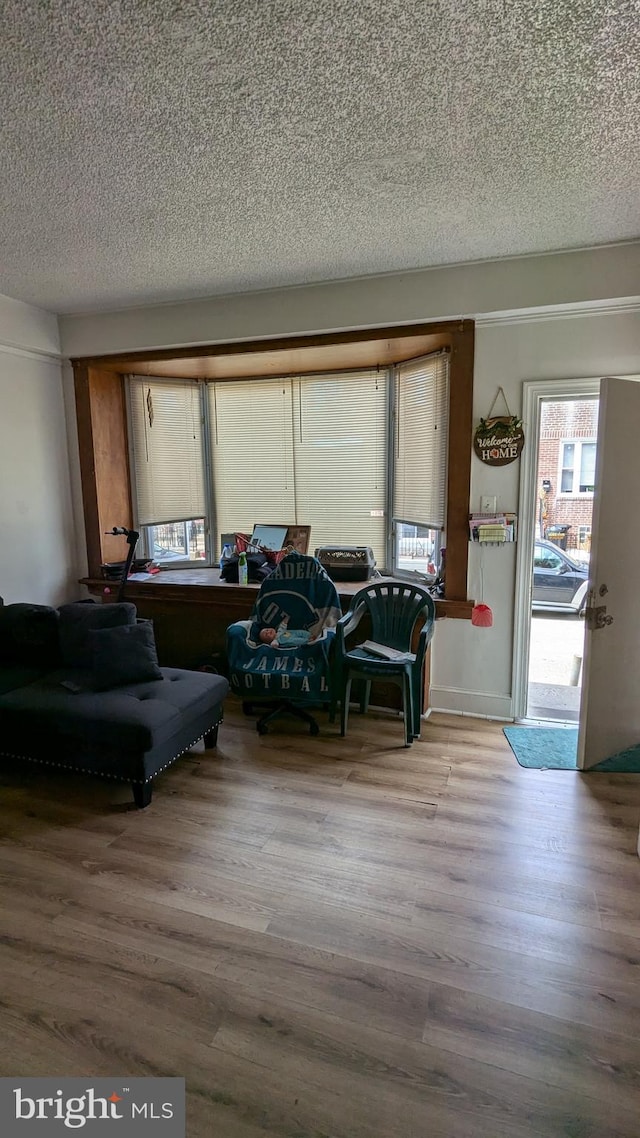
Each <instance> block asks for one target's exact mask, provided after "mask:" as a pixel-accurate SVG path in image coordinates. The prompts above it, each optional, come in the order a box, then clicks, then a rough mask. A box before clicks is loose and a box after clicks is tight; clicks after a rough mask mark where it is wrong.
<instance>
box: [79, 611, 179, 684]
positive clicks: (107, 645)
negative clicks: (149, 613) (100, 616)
mask: <svg viewBox="0 0 640 1138" xmlns="http://www.w3.org/2000/svg"><path fill="white" fill-rule="evenodd" d="M89 640H90V643H91V670H92V677H93V681H92V682H93V688H94V690H95V691H107V690H108V689H109V688H117V687H120V686H121V685H123V684H142V683H145V682H146V681H147V680H161V679H162V672H161V671H160V668H159V667H158V653H157V651H156V641H155V637H154V635H153V624H152V623H151V621H150V620H143V621H139V622H138V624H123V625H121V626H120V627H117V628H97V629H94V630H93V631H91V632H90V633H89Z"/></svg>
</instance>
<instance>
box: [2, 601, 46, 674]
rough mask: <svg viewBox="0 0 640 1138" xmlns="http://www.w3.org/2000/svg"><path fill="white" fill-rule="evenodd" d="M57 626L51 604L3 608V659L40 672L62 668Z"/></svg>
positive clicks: (17, 605)
mask: <svg viewBox="0 0 640 1138" xmlns="http://www.w3.org/2000/svg"><path fill="white" fill-rule="evenodd" d="M58 624H59V621H58V611H57V609H54V608H51V607H50V606H49V605H31V604H15V605H0V660H1V661H2V662H3V663H9V664H23V665H24V666H25V667H28V668H36V669H38V670H40V671H46V670H47V669H48V668H57V667H59V666H60V645H59V640H58Z"/></svg>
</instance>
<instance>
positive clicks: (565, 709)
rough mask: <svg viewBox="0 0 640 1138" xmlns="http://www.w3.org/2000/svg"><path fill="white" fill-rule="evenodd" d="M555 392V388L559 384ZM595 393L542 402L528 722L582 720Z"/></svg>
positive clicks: (531, 617) (534, 522)
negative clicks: (580, 717) (581, 692)
mask: <svg viewBox="0 0 640 1138" xmlns="http://www.w3.org/2000/svg"><path fill="white" fill-rule="evenodd" d="M554 386H555V385H554ZM598 405H599V400H598V396H597V395H595V394H594V395H590V396H587V397H583V398H576V397H574V396H570V395H567V396H564V397H563V396H559V395H557V394H554V396H553V397H551V396H550V397H548V398H545V397H544V396H541V397H540V400H539V415H538V416H537V439H536V444H537V445H536V448H535V450H536V454H537V464H536V473H535V488H536V489H535V507H534V516H533V531H534V533H533V556H532V562H531V610H530V629H529V655H528V673H527V683H526V717H527V718H529V719H547V720H555V721H562V722H576V723H577V722H578V719H579V714H580V690H581V676H582V659H583V647H584V621H583V619H582V617H583V615H584V609H585V606H586V600H587V589H588V577H589V555H590V550H591V526H592V513H593V493H594V486H595V469H596V439H597V429H598Z"/></svg>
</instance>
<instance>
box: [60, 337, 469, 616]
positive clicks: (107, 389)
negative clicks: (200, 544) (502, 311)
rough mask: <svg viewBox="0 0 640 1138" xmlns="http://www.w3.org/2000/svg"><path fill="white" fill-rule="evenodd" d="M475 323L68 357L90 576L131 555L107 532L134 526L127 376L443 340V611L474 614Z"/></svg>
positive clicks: (196, 374) (295, 366)
mask: <svg viewBox="0 0 640 1138" xmlns="http://www.w3.org/2000/svg"><path fill="white" fill-rule="evenodd" d="M474 331H475V329H474V322H473V321H472V320H457V321H443V322H438V323H430V324H417V325H416V324H409V325H402V326H395V327H391V328H382V329H380V328H375V329H356V330H353V331H350V332H336V333H325V334H322V335H316V336H291V337H286V338H283V339H263V340H251V341H245V342H243V343H233V344H212V345H207V346H198V347H195V348H194V347H191V348H162V349H157V350H149V351H144V352H132V353H121V354H118V355H110V356H98V357H83V358H80V359H74V360H72V364H73V370H74V377H75V391H76V409H77V422H78V442H79V451H80V471H81V481H82V496H83V503H84V517H85V528H86V537H87V561H88V566H89V577H90V578H93V579H96V578H99V577H100V566H101V565H102V564H103V563H104V562H105V561H119V560H122V559H123V558H124V556H125V550H124V548H123V545H122V539H121V538H115V537H113V536H112V535H110V534H108V533H106V532H105V531H106V530H108V529H111V527H112V526H114V525H124V526H131V525H132V518H133V511H132V504H131V483H130V474H129V460H128V442H127V425H126V411H125V398H124V376H125V375H126V374H128V373H130V372H135V373H136V374H138V375H140V374H142V375H167V374H175V373H176V371H177V372H178V373H179V374H180V375H181V376H184V377H185V378H188V377H189V376H190V377H191V378H215V377H218V378H237V377H239V376H243V375H248V374H250V375H251V376H252V377H254V378H255V377H258V376H260V375H265V376H266V375H272V374H281V375H282V374H283V373H284V374H287V370H288V374H299V372H300V371H301V370H304V371H305V372H312V371H324V370H330V369H331V367H336V366H339V361H340V357H342V358H343V366H344V365H345V364H347V366H349V367H362V366H372V365H373V366H375V365H376V364H380V365H381V366H388V365H389V364H391V363H398V362H400V361H401V360H403V359H410V358H412V357H413V356H419V355H424V354H425V352H428V351H435V350H437V349H439V348H444V347H447V348H449V349H450V353H451V367H450V392H449V450H448V466H447V573H446V586H445V588H446V593H445V598H444V603H442V602H441V603H440V605H439V610H440V611H441V612H442V611H443V610H449V608H450V613H451V615H452V616H459V617H467V618H468V615H469V612H470V605H469V603H468V602H467V567H468V547H469V533H468V514H469V493H470V482H471V453H472V401H473V362H474ZM287 363H289V367H288V369H287V367H286V365H287ZM283 365H284V366H283ZM185 588H189V586H188V585H185ZM449 602H450V606H449ZM461 602H462V603H461Z"/></svg>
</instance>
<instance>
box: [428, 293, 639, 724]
mask: <svg viewBox="0 0 640 1138" xmlns="http://www.w3.org/2000/svg"><path fill="white" fill-rule="evenodd" d="M639 371H640V310H638V311H635V312H624V313H620V314H617V315H616V314H611V313H609V314H601V315H591V314H590V315H588V316H582V317H574V318H562V319H559V318H554V319H541V320H536V321H533V320H522V321H518V322H514V323H508V324H505V323H497V322H496V323H488V324H482V323H480V325H479V326H478V328H477V330H476V362H475V377H474V422H476V423H477V422H478V420H479V419H480V418H481V417H482V416H486V415H487V413H488V411H489V408H490V406H491V403H492V401H493V398H494V396H495V394H496V392H497V389H498V387H499V386H500V387H502V388H503V389H504V392H505V395H506V397H507V401H508V403H509V408H510V410H511V411H512V412H513V413H514V414H516V413H520V412H521V410H522V383H523V381H524V380H528V379H529V380H531V379H537V380H540V379H586V378H591V377H597V378H599V377H601V376H603V375H625V374H627V375H637V374H638V372H639ZM524 429H525V440H526V431H527V423H525V424H524ZM525 446H526V441H525ZM519 480H520V463H519V462H514V463H511V464H510V465H509V466H502V467H487V466H484V464H483V463H481V461H480V460H479V459H478V458H476V457H475V455H474V457H473V458H472V466H471V509H472V510H479V508H480V495H481V494H492V495H493V494H495V495H496V497H497V500H498V506H499V507H500V508H502V509H504V510H517V509H518V505H519V503H518V489H519ZM469 552H470V560H469V595H470V596H472V597H474V598H476V599H479V595H480V560H481V559H482V562H483V565H484V573H483V576H484V597H483V599H484V602H485V603H486V604H488V605H490V606H491V608H492V610H493V626H492V627H491V628H476V627H474V626H473V625H471V624H470V623H469V622H467V621H453V620H450V621H443V622H442V623H441V624H440V625H439V626H438V630H437V641H436V643H435V644H434V666H433V675H432V681H433V688H432V701H433V704H434V706H435V707H446V708H449V709H451V710H459V711H468V712H476V713H478V714H483V715H503V716H506V717H508V716H509V715H510V714H511V665H512V660H511V647H512V641H513V605H514V590H515V561H516V557H515V555H516V550H515V547H513V546H512V547H506V548H495V547H492V548H489V549H484V550H480V549H479V547H478V546H476V545H472V546H470V550H469Z"/></svg>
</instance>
